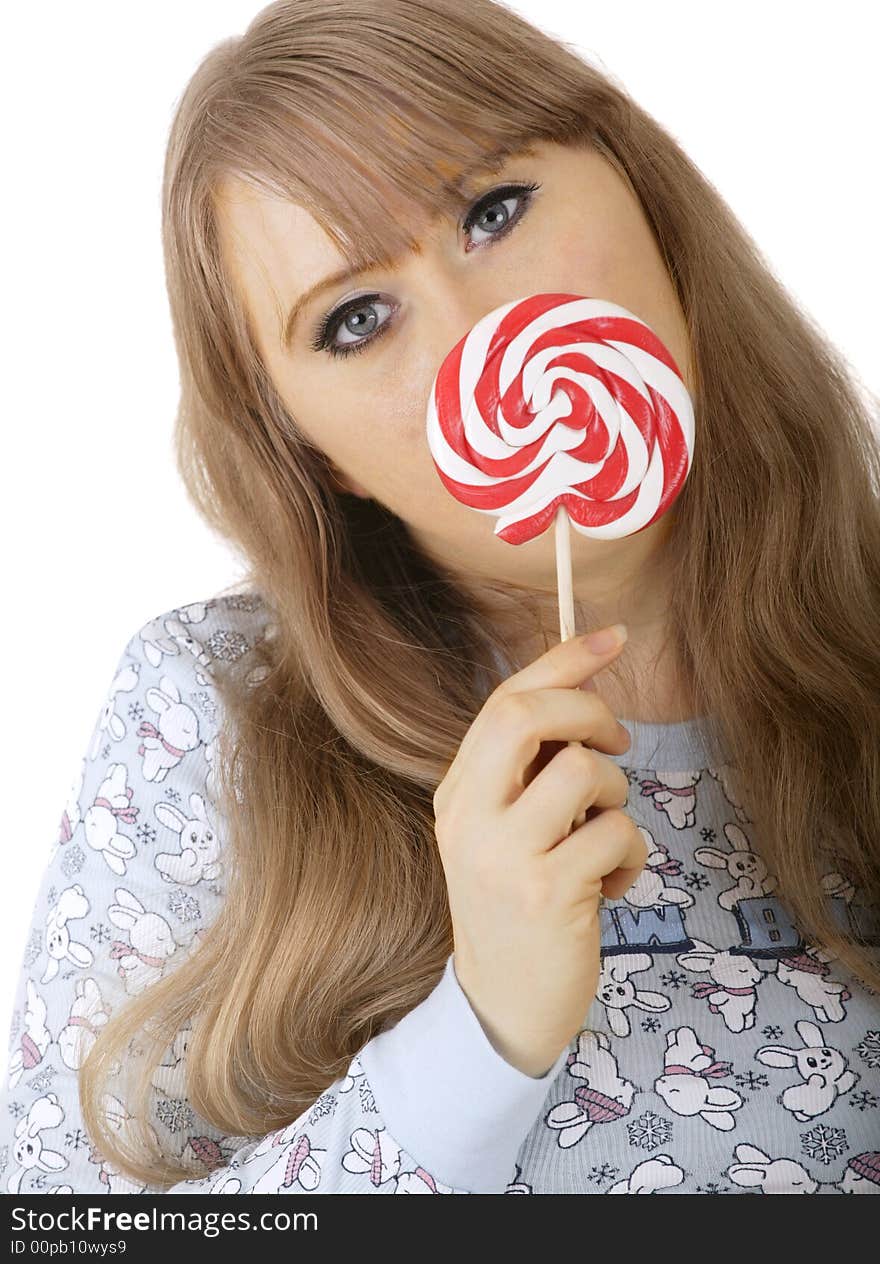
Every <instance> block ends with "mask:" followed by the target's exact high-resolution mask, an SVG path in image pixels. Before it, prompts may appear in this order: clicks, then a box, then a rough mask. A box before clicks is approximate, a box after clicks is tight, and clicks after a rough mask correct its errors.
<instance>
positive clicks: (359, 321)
mask: <svg viewBox="0 0 880 1264" xmlns="http://www.w3.org/2000/svg"><path fill="white" fill-rule="evenodd" d="M367 311H368V312H369V313H370V314H369V315H368V316H364V315H363V314H362V313H364V312H367ZM370 321H372V322H373V324H375V323H376V311H375V308H373V307H368V308H367V307H362V308H360V309H359V310H358V311H357V312H350V313H349V314H348V316H346V318H345V327H346V329H347V330H348V331H349V333H352V334H359V333H363V332H364V331H365V326H366V325H368V324H369V322H370ZM370 329H372V326H370ZM370 329H367V330H366V332H367V333H369V332H370Z"/></svg>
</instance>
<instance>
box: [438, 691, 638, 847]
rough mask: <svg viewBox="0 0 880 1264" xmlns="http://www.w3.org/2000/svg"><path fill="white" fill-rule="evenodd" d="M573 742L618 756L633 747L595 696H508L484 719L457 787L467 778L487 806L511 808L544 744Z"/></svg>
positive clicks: (573, 693)
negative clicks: (478, 738) (477, 739)
mask: <svg viewBox="0 0 880 1264" xmlns="http://www.w3.org/2000/svg"><path fill="white" fill-rule="evenodd" d="M572 739H574V740H575V741H578V742H583V743H585V744H588V745H589V746H596V747H599V748H600V749H601V750H604V751H607V752H609V753H610V754H617V755H621V754H623V752H624V751H625V750H626V749H627V748H628V746H629V744H630V736H629V733H627V731H626V730H625V729H624V728H623V726H622V725H621V724H618V722H617V720H615V718H614V716H613V715H612V714H611V712H610V711H609V709H608V706H607V704H606V703H604V702H603V701H602V699H601V698H600V697H599V696H598V695H597V694H585V693H583V692H582V691H581V690H579V689H571V688H569V689H533V690H530V691H529V692H527V693H526V692H520V693H511V694H507V695H505V696H504V697H501V698H499V699H497V700H496V702H495V703H494V704H493V706H492V710H491V714H490V715H489V716H487V717H486V723H485V724H484V726H483V728H482V730H481V738H480V740H479V742H478V743H477V742H474V743H473V745H472V748H471V751H470V754H469V755H468V757H467V762H466V763H463V765H462V773H461V778H460V781H459V786H460V788H461V790H464V788H465V781H464V778H465V777H467V778H468V782H469V784H470V785H471V786H472V787H473V792H474V793H475V794H478V795H479V797H480V801H481V803H482V804H483V805H484V806H485V807H487V808H490V809H497V810H501V809H503V808H506V807H509V806H510V805H511V804H512V803H514V802H516V800H517V799H519V797H520V795H521V794H522V793H523V791H524V789H525V786H526V780H527V778H526V772H527V770H528V768H529V767H530V765H531V764H532V763H533V762H534V761H535V759H536V757H537V756H538V753H539V751H540V749H541V743H542V742H550V741H562V742H568V741H571V740H572ZM566 749H571V748H568V747H566ZM559 753H560V754H561V753H562V752H561V751H560V752H559ZM556 758H557V756H554V757H553V759H551V760H550V764H552V763H554V762H555V760H556ZM549 766H550V765H549V764H548V767H549ZM579 766H580V765H579ZM539 775H541V774H539ZM535 780H537V778H536V779H535ZM531 784H532V785H533V784H534V782H532V783H531ZM565 832H567V831H565Z"/></svg>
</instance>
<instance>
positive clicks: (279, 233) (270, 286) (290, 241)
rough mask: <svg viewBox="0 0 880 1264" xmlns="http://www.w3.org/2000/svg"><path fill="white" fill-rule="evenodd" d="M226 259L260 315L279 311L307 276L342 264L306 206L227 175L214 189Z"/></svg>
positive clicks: (264, 318) (269, 315)
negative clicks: (285, 298)
mask: <svg viewBox="0 0 880 1264" xmlns="http://www.w3.org/2000/svg"><path fill="white" fill-rule="evenodd" d="M215 204H216V208H217V235H218V240H219V244H220V249H221V252H222V254H223V258H224V262H225V263H226V265H227V267H228V268H229V270H230V272H231V274H232V276H233V278H234V280H235V282H236V283H237V284H238V285H239V286H240V287H241V293H242V296H243V297H244V298H245V300H246V303H247V306H248V307H249V308H250V309H251V310H252V311H253V312H254V314H255V315H256V316H257V317H258V319H260V318H261V317H262V320H260V323H261V324H262V323H263V321H265V320H266V319H271V316H272V315H273V314H277V313H278V312H279V311H280V307H281V304H282V302H283V296H285V295H295V294H297V293H299V291H300V290H301V289H302V286H303V283H304V281H305V280H306V279H307V278H310V277H313V276H319V275H321V274H323V273H324V272H326V271H331V270H333V269H334V268H338V267H342V266H343V264H344V262H345V260H344V256H343V255H342V252H341V251H340V250H339V249H338V247H337V246H336V245H335V244H334V243H333V241H332V240H331V238H330V237H329V236H328V234H327V233H326V232H325V231H324V229H323V228H322V227H321V225H320V224H319V223H318V221H317V220H316V219H315V217H314V216H313V215H312V214H311V213H310V212H309V211H308V210H306V208H305V207H304V206H300V205H299V204H298V203H296V202H292V201H290V200H289V199H287V198H283V197H280V196H276V195H274V194H271V193H269V192H268V191H266V190H263V189H259V188H256V187H254V186H253V185H251V184H249V183H247V182H246V181H244V180H241V179H239V178H238V177H233V176H227V177H226V178H225V179H224V181H223V183H222V184H221V185H220V186H219V187H218V189H217V190H216V194H215Z"/></svg>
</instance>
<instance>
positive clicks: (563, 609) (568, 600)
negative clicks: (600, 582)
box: [555, 505, 587, 829]
mask: <svg viewBox="0 0 880 1264" xmlns="http://www.w3.org/2000/svg"><path fill="white" fill-rule="evenodd" d="M555 526H556V591H557V593H558V594H559V639H560V641H567V640H569V639H570V638H571V637H573V636H574V634H575V626H574V594H573V593H572V583H571V536H570V534H569V531H570V523H569V519H568V514H567V513H566V511H565V508H564V506H563V505H560V506H559V508H558V509H557V511H556V519H555ZM568 744H569V746H582V745H583V743H582V742H579V741H578V740H577V738H572V739H571V740H570V741H569V743H568ZM586 819H587V813H586V810H584V811H583V812H581V813H580V814H579V815H578V816H577V817H576V818H575V820H574V822H573V823H572V829H577V827H578V826H579V825H583V824H584V822H585V821H586Z"/></svg>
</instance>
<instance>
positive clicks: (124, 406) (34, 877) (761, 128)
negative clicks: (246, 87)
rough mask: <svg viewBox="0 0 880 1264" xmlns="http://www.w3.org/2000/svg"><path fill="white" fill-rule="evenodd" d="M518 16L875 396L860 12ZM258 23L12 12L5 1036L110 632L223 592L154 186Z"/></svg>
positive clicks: (108, 6) (216, 7) (113, 640)
mask: <svg viewBox="0 0 880 1264" xmlns="http://www.w3.org/2000/svg"><path fill="white" fill-rule="evenodd" d="M511 7H512V8H515V9H516V10H517V11H518V12H520V13H521V14H522V15H523V16H525V17H526V18H528V19H529V20H531V21H533V22H534V23H536V24H537V25H539V26H541V27H543V29H544V30H546V31H548V32H549V33H550V34H553V35H556V36H559V37H561V38H562V39H563V40H564V41H566V42H567V43H568V44H570V45H572V46H574V47H576V48H578V49H579V50H581V51H583V53H584V54H586V56H587V57H588V58H589V59H591V60H593V61H594V62H597V63H598V64H599V65H600V67H601V68H602V69H604V70H605V71H606V72H608V73H610V74H612V75H613V76H614V77H615V78H616V79H617V80H618V81H620V82H621V83H622V84H623V85H624V86H625V87H626V88H627V89H628V90H629V91H630V92H631V93H632V95H633V96H634V97H635V98H636V100H637V101H638V102H639V103H640V104H641V105H643V106H644V107H645V108H646V109H648V110H649V111H650V113H651V114H653V115H654V117H655V118H657V119H658V120H659V121H660V122H661V123H662V124H663V125H664V126H665V127H666V128H667V129H668V130H669V131H670V132H671V133H672V134H673V135H674V136H675V137H676V138H677V140H678V141H679V142H680V143H681V144H682V146H683V147H684V149H685V150H686V151H687V152H688V153H689V154H690V156H691V157H692V158H693V159H694V161H695V162H696V163H697V165H698V166H699V167H700V168H701V169H702V171H703V172H704V173H705V174H706V175H707V176H708V178H709V179H710V180H711V181H712V182H713V183H714V184H715V186H716V187H717V188H718V189H719V191H720V192H721V194H722V195H723V196H724V197H725V198H726V199H727V201H728V202H729V203H730V205H731V206H732V208H733V210H734V212H735V213H736V214H737V215H738V216H739V218H740V220H741V221H742V222H743V224H744V225H745V227H746V228H747V230H748V231H749V232H750V233H751V235H752V236H753V237H754V239H755V241H756V242H757V244H758V246H759V248H760V249H761V250H762V252H763V253H764V255H765V258H766V259H767V261H768V263H769V265H770V266H771V267H772V268H773V269H774V271H775V272H776V273H777V275H778V276H779V277H780V278H781V279H782V281H783V283H784V284H785V285H786V286H787V287H788V289H789V291H790V292H791V293H792V294H793V295H794V296H795V297H796V298H797V299H798V300H799V301H800V302H801V303H802V304H803V305H804V306H805V307H806V308H807V309H808V311H809V312H810V313H811V314H812V315H813V316H814V317H815V318H816V319H817V320H818V321H819V323H820V324H821V325H822V326H823V327H824V328H825V329H826V330H827V332H828V333H829V335H830V336H831V338H832V340H833V341H834V342H835V343H836V344H837V345H838V346H839V347H840V348H841V350H842V351H843V352H844V354H845V355H846V356H847V357H848V359H849V361H850V363H851V365H852V367H853V369H854V371H855V372H856V374H857V375H858V376H859V377H860V379H861V380H862V382H863V383H864V384H865V385H866V387H867V389H869V390H870V391H873V392H876V391H878V390H880V369H878V359H877V335H878V322H877V317H876V307H875V302H876V295H877V293H878V289H880V266H878V249H877V202H878V197H877V194H878V177H877V161H876V154H877V124H878V90H877V65H876V41H875V40H874V39H872V38H871V37H870V35H869V32H868V31H867V30H866V29H865V23H866V22H867V20H868V19H869V17H870V16H871V15H872V11H873V6H872V5H869V4H866V3H864V0H861V2H853V0H837V3H835V4H834V5H833V6H827V5H826V4H816V3H804V0H800V2H799V3H780V2H779V0H777V2H776V3H773V4H767V3H766V0H764V2H762V3H754V2H753V0H740V2H739V3H737V4H736V5H735V6H734V5H719V4H706V3H705V0H696V2H689V3H682V2H677V0H665V2H664V3H662V4H657V3H656V0H628V3H627V4H626V5H622V4H615V5H610V4H597V3H579V4H573V3H571V0H527V2H520V3H515V4H512V5H511ZM258 9H259V5H258V4H257V3H247V2H245V0H210V3H209V2H208V0H186V3H180V0H174V2H173V3H172V2H171V0H153V3H151V4H150V5H147V6H144V5H123V4H118V3H110V2H109V0H85V3H81V4H74V5H71V4H67V3H60V2H59V0H54V2H51V0H48V2H44V3H42V4H39V5H16V6H14V7H11V8H10V10H8V11H6V12H5V20H4V26H5V33H4V43H5V46H6V48H7V57H6V59H5V65H4V74H3V76H2V87H0V93H2V106H3V111H2V117H3V119H4V122H5V127H4V131H5V135H4V150H5V152H4V163H3V169H4V190H3V200H2V206H3V212H4V222H5V230H4V237H5V242H4V244H5V246H6V251H5V255H6V258H5V265H4V270H5V277H4V282H5V284H4V290H5V294H6V298H5V300H4V302H3V305H2V319H3V350H4V352H5V355H6V366H5V375H4V385H5V391H4V394H5V397H6V398H5V401H4V402H5V406H6V407H5V412H6V420H5V424H4V427H3V448H4V451H3V495H2V498H0V504H2V513H3V541H4V545H5V568H4V569H5V579H6V584H5V587H6V598H5V600H4V602H3V608H4V618H3V620H2V624H0V627H2V632H0V635H2V644H0V655H2V658H0V661H2V662H3V663H5V664H6V668H5V670H6V675H5V682H6V683H5V689H4V695H5V700H6V701H5V713H6V721H5V723H4V724H3V737H2V741H3V761H2V767H3V770H4V772H5V775H6V785H5V792H4V795H3V799H4V805H5V811H6V820H7V823H6V826H5V828H4V831H3V844H2V845H3V867H4V873H5V881H4V889H5V891H6V897H5V899H6V904H5V907H4V913H3V916H2V918H0V1028H2V1033H3V1034H2V1036H0V1039H2V1040H3V1041H5V1035H6V1032H7V1030H8V1028H7V1026H6V1024H7V1023H8V1021H9V1017H10V1016H11V1009H12V1003H13V995H14V987H15V983H16V980H17V977H18V972H19V969H20V962H21V955H22V952H23V948H24V944H25V940H26V938H27V934H28V926H29V923H30V918H31V913H32V908H33V902H34V900H35V898H36V893H37V885H38V882H39V880H40V877H41V875H42V871H43V867H44V865H45V863H46V859H47V857H48V853H49V849H50V846H51V844H52V842H53V840H54V839H55V837H56V836H57V830H58V822H59V818H60V815H61V810H62V807H63V805H64V802H65V800H66V797H67V792H68V789H69V786H70V783H71V782H72V780H73V776H74V773H75V771H76V770H77V768H78V764H79V759H80V757H81V755H82V754H83V752H84V751H85V747H86V743H87V740H88V737H89V735H90V733H91V729H92V726H93V725H94V723H95V720H96V719H97V715H98V710H99V708H100V706H101V704H102V703H103V701H104V694H105V691H106V689H107V687H108V685H109V680H110V676H111V674H112V672H113V669H114V667H115V665H116V663H117V661H118V658H119V655H120V654H121V651H122V649H123V647H124V645H125V643H126V641H127V640H128V638H129V636H131V634H132V633H133V632H134V631H135V630H136V629H137V628H138V627H139V626H141V624H142V623H144V622H145V621H146V620H147V619H148V618H150V617H152V616H153V615H155V614H157V613H159V612H161V611H163V610H168V609H171V608H172V607H174V606H178V605H183V604H186V603H187V602H191V601H196V600H200V599H202V598H204V597H207V596H209V595H211V594H212V593H213V592H214V591H216V590H217V589H218V588H221V587H224V586H225V585H227V584H229V583H231V582H233V581H234V580H235V579H237V578H238V577H239V569H238V566H237V563H236V559H235V558H234V557H233V556H232V555H231V554H230V553H229V552H228V551H227V549H226V547H225V546H224V545H223V544H222V542H220V541H219V540H216V539H215V538H214V537H213V536H212V535H210V534H209V533H208V531H207V530H206V528H204V527H203V526H202V524H201V522H200V520H198V519H197V517H196V515H195V512H194V511H193V510H192V509H191V508H190V507H189V505H188V503H187V501H186V500H185V498H184V494H183V490H182V488H181V487H180V486H179V484H178V482H177V478H176V474H175V471H174V468H173V464H172V458H171V448H170V437H171V429H172V422H173V417H174V412H175V406H176V400H177V364H176V359H175V355H174V348H173V343H172V337H171V328H170V322H169V316H168V310H167V302H166V296H165V289H164V278H163V268H162V258H161V250H160V237H159V189H160V176H161V167H162V160H163V152H164V146H165V139H166V133H167V129H168V126H169V123H170V119H171V114H172V109H173V105H174V103H175V101H176V99H177V98H178V96H179V95H180V93H181V92H182V90H183V88H184V85H185V83H186V81H187V80H188V78H189V76H190V74H191V73H192V71H193V70H194V68H195V66H196V64H197V63H198V61H199V60H200V59H201V57H202V56H203V55H204V54H205V52H207V50H208V48H209V47H210V46H211V45H213V44H214V43H216V42H217V41H219V40H221V39H223V38H225V37H227V36H228V35H233V34H237V33H239V32H240V31H242V30H243V29H244V27H245V26H246V25H247V23H248V22H249V21H250V19H251V18H252V17H253V16H254V15H255V14H256V13H257V12H258ZM0 1047H5V1046H0Z"/></svg>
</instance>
